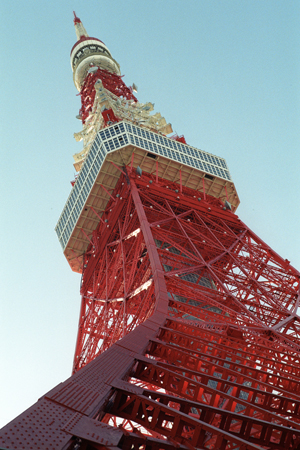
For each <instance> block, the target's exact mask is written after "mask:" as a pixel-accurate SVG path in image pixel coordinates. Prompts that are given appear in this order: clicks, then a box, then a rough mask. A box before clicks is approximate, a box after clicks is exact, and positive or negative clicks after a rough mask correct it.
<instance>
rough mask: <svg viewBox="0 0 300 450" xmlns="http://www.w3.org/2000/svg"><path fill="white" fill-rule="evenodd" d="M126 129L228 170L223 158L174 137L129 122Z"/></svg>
mask: <svg viewBox="0 0 300 450" xmlns="http://www.w3.org/2000/svg"><path fill="white" fill-rule="evenodd" d="M125 126H126V129H127V131H129V132H130V133H133V134H135V135H137V136H140V137H144V138H145V139H148V140H149V141H155V142H156V143H158V144H161V145H163V146H165V147H168V148H170V149H174V150H177V151H179V152H181V153H185V154H187V155H189V156H193V157H194V158H198V159H202V160H204V161H206V162H208V163H211V164H214V165H215V166H219V167H222V168H224V169H225V170H228V167H227V164H226V161H225V160H224V159H223V158H219V157H218V156H214V155H211V154H210V153H206V152H203V151H202V150H199V149H197V148H195V147H190V146H189V145H186V144H182V143H181V142H178V141H175V140H174V139H170V138H167V137H165V136H162V135H160V134H157V133H153V132H151V131H149V130H146V129H144V128H140V127H137V126H135V125H132V124H130V123H127V122H126V123H125Z"/></svg>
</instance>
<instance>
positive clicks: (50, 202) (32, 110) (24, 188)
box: [0, 0, 300, 426]
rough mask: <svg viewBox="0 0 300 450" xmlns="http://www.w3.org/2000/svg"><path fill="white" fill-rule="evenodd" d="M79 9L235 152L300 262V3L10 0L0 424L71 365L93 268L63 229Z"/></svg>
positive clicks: (154, 84)
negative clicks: (80, 265)
mask: <svg viewBox="0 0 300 450" xmlns="http://www.w3.org/2000/svg"><path fill="white" fill-rule="evenodd" d="M73 9H75V11H76V13H77V15H78V16H79V17H80V18H81V20H82V22H83V24H84V26H85V27H86V29H87V32H88V33H89V34H90V35H91V36H94V37H97V38H100V39H101V40H103V41H104V42H105V43H106V45H107V46H108V47H109V49H110V51H111V52H112V55H113V57H114V58H115V59H116V60H117V61H118V62H119V63H120V65H121V70H122V73H123V74H125V78H124V79H125V82H127V83H128V84H131V83H132V82H135V83H136V84H137V85H138V87H139V93H138V97H139V100H140V101H142V102H143V101H151V102H154V103H155V110H156V111H160V112H161V113H162V115H164V116H165V117H166V119H167V121H169V122H171V123H172V125H173V128H174V130H175V131H177V133H178V134H184V135H185V138H186V140H187V142H188V143H189V144H191V145H193V146H195V147H198V148H201V149H203V150H206V151H208V152H211V153H213V154H216V155H219V156H222V157H224V158H225V159H226V160H227V163H228V165H229V169H230V172H231V175H232V178H233V180H234V182H235V185H236V187H237V190H238V193H239V196H240V200H241V205H240V207H239V209H238V211H237V212H238V214H239V216H240V218H241V219H242V220H243V221H244V222H246V223H247V224H248V226H249V227H250V228H252V229H253V230H254V231H255V232H256V233H257V234H258V235H259V236H260V237H261V238H262V239H263V240H264V241H265V242H267V243H268V244H269V245H270V246H271V247H273V249H274V250H275V251H277V252H278V253H279V254H281V255H282V256H283V257H284V258H287V259H289V260H291V263H292V265H294V266H295V267H296V268H298V269H299V268H300V255H299V249H300V239H299V222H300V212H299V193H300V157H299V144H300V138H299V125H300V123H299V122H300V121H299V109H300V108H299V106H300V104H299V98H300V90H299V80H300V64H299V55H300V31H299V19H300V2H299V1H296V0H295V1H290V0H282V1H278V0H271V1H269V0H263V1H262V0H257V1H256V0H244V1H241V0H236V1H233V0H219V1H216V0H184V1H183V0H180V1H178V0H172V1H171V0H164V1H161V0H148V1H146V0H126V1H124V0H123V1H120V0H113V1H111V2H104V1H101V2H100V1H99V0H97V1H94V0H90V1H88V2H79V1H70V0H65V1H57V0H54V1H52V2H49V1H45V0H43V1H39V2H37V1H32V0H27V1H26V2H24V1H17V0H12V1H9V2H1V6H0V12H1V16H2V20H1V23H2V32H1V38H2V46H1V52H2V55H1V93H0V96H1V97H0V98H1V106H2V107H1V121H0V124H1V151H2V157H1V167H2V171H1V172H2V174H1V184H2V186H1V193H2V196H1V201H2V208H1V235H0V236H1V249H2V257H1V266H2V267H1V279H2V282H1V288H2V289H1V290H2V295H1V336H0V338H1V371H0V398H1V411H0V426H3V425H4V424H5V423H7V422H8V421H9V420H11V419H13V418H14V417H15V416H16V415H17V414H19V413H21V412H22V411H23V410H24V409H25V408H27V407H29V406H30V405H31V404H32V403H34V402H35V401H36V400H37V399H38V398H39V397H40V396H41V395H43V394H44V393H45V392H46V391H48V390H50V389H51V388H52V387H53V386H55V385H56V384H58V383H59V382H60V381H63V380H64V379H66V378H67V377H68V376H69V375H70V372H71V367H72V359H73V352H74V347H75V339H76V333H77V321H78V314H79V305H80V297H79V283H80V276H79V275H78V274H74V273H72V272H71V270H70V269H69V267H68V264H67V262H66V261H65V259H64V256H63V254H62V251H61V248H60V245H59V242H58V240H57V238H56V235H55V232H54V227H55V225H56V222H57V219H58V217H59V215H60V213H61V210H62V208H63V206H64V203H65V201H66V199H67V196H68V194H69V191H70V188H71V185H70V181H71V180H72V179H73V177H74V170H73V166H72V162H73V159H72V155H73V154H74V153H77V152H78V151H80V149H81V145H82V144H81V143H76V142H75V140H74V138H73V133H74V132H76V131H79V130H80V122H79V121H78V120H76V118H75V116H76V114H78V110H79V108H80V100H79V97H76V93H77V91H76V90H75V87H74V85H73V81H72V73H71V68H70V62H69V54H70V50H71V48H72V46H73V44H74V43H75V41H76V37H75V32H74V28H73V22H72V11H73Z"/></svg>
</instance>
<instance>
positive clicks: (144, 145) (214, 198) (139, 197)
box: [0, 15, 300, 450]
mask: <svg viewBox="0 0 300 450" xmlns="http://www.w3.org/2000/svg"><path fill="white" fill-rule="evenodd" d="M75 27H77V28H76V33H77V35H78V42H77V44H76V45H75V46H74V47H73V49H72V53H71V55H73V56H71V63H72V67H73V68H74V71H75V72H74V80H75V84H76V85H77V86H79V87H80V89H81V90H80V93H81V100H82V108H81V119H82V120H83V123H84V126H85V128H84V130H83V131H84V133H88V132H89V131H88V127H90V128H93V130H92V133H93V140H92V139H90V140H88V138H86V142H88V145H86V147H87V148H86V149H85V151H84V152H82V154H80V155H79V157H78V161H79V162H78V164H79V166H80V168H81V167H82V169H81V173H80V174H79V176H78V178H77V179H76V182H75V183H74V186H73V189H72V192H71V194H70V196H69V199H68V201H67V203H66V206H65V208H64V211H63V213H62V215H61V217H60V220H59V224H58V226H57V233H58V235H59V238H60V241H61V244H62V247H63V249H64V252H65V255H66V257H67V260H68V262H69V264H70V266H71V267H72V269H73V270H75V271H80V269H79V267H81V265H82V270H81V272H82V280H81V309H80V317H79V329H78V337H77V343H76V350H75V358H74V366H73V375H72V376H71V377H70V378H69V379H67V380H66V381H65V382H63V383H60V384H59V385H58V386H56V387H55V388H54V389H52V390H51V391H50V392H48V393H46V394H45V395H44V396H43V397H42V398H41V399H39V401H38V402H37V403H36V404H34V405H33V406H32V407H31V408H29V409H28V410H27V411H25V412H24V413H23V414H21V415H20V416H19V417H17V418H16V419H15V420H13V421H12V422H11V423H9V424H8V425H7V426H6V427H4V428H3V429H2V430H1V432H0V446H1V447H2V448H4V449H9V450H13V449H14V450H21V449H25V450H27V449H34V450H38V449H40V450H50V449H51V450H54V449H55V450H105V449H107V450H117V449H124V450H137V449H140V450H175V449H178V448H182V449H185V450H208V449H209V450H254V449H256V450H263V449H265V450H283V449H284V450H296V449H297V450H300V382H299V379H300V378H299V377H300V364H299V362H300V317H299V315H298V312H299V300H300V293H299V275H300V274H299V272H298V271H297V270H296V269H295V268H293V267H292V266H291V265H290V263H289V261H288V260H284V259H283V258H281V257H280V256H279V255H278V254H277V253H276V252H274V251H273V250H272V249H271V248H270V247H269V246H268V245H267V244H266V243H264V242H263V241H262V240H261V239H260V238H259V237H258V236H257V235H256V234H255V233H253V232H252V231H251V230H250V229H249V228H248V227H247V226H246V225H245V224H244V223H243V222H242V221H241V220H240V219H239V218H238V216H237V215H236V214H235V209H236V207H237V205H238V202H239V201H238V197H237V194H236V191H235V187H234V185H233V183H232V181H231V178H230V175H229V172H228V170H227V166H226V162H225V161H224V160H222V161H221V159H220V158H218V157H214V156H213V155H209V154H207V153H205V152H203V151H200V150H197V149H195V148H193V147H190V146H188V145H187V144H186V141H185V139H184V137H183V136H181V137H177V138H176V142H174V140H171V139H169V140H168V138H166V137H165V136H164V135H163V132H162V130H163V129H164V130H166V129H169V125H166V123H165V121H164V119H162V118H161V116H160V115H157V114H156V116H151V117H150V116H149V114H148V113H147V112H145V111H146V110H147V109H148V110H149V109H151V108H152V104H146V105H142V104H138V102H137V100H136V98H135V97H134V96H133V94H132V90H131V89H130V88H127V87H126V85H125V84H124V83H123V81H122V80H121V77H120V75H119V73H118V70H119V66H118V64H117V63H116V61H114V60H113V58H112V57H111V55H110V53H109V51H108V49H107V47H106V46H105V45H104V44H103V43H102V42H101V41H99V40H97V39H95V38H89V36H88V35H87V33H86V31H85V29H84V27H83V25H82V24H81V21H80V19H79V18H77V17H76V15H75ZM95 54H97V55H98V56H97V58H98V60H97V58H96V62H97V61H98V63H99V65H98V66H97V65H95V61H94V59H92V58H94V56H93V55H95ZM99 80H100V81H99ZM95 86H96V87H95ZM99 86H100V88H99ZM97 89H98V90H97ZM99 89H100V90H99ZM95 99H97V100H95ZM128 100H130V102H131V103H130V104H128V103H127V101H128ZM96 101H97V102H98V103H97V108H98V114H99V115H98V116H96V107H95V102H96ZM122 102H123V103H124V104H123V106H124V105H125V106H124V108H123V106H122ZM122 108H123V109H122ZM143 108H144V109H143ZM125 110H126V111H125ZM122 111H123V112H122ZM124 111H125V112H124ZM100 114H101V117H103V119H101V118H100ZM108 114H110V119H111V117H113V118H114V119H115V122H116V123H117V124H115V125H111V124H108V119H107V117H106V116H107V115H108ZM92 115H94V118H92ZM99 118H100V119H101V120H100V119H99ZM124 118H125V119H126V120H127V121H128V120H129V121H130V120H131V122H132V124H134V125H131V124H130V123H129V124H128V122H124V121H123V122H122V120H124ZM92 120H94V122H92ZM138 120H140V122H139V121H138ZM89 121H91V122H89ZM85 122H86V123H85ZM90 123H92V124H93V125H92V126H90V125H89V124H90ZM141 124H142V125H141ZM108 125H111V126H110V127H109V126H108ZM138 125H141V126H140V127H139V126H138ZM97 126H98V128H97ZM101 127H102V128H101ZM103 129H104V130H103ZM99 130H102V131H100V132H98V131H99ZM145 130H146V131H145ZM205 164H206V165H205ZM229 200H230V201H231V200H233V201H234V202H235V203H234V204H233V205H231V204H230V203H229Z"/></svg>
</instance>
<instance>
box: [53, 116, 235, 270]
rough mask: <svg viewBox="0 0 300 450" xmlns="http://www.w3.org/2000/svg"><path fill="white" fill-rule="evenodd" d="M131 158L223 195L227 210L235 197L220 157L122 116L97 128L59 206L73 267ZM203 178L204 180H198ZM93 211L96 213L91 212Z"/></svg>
mask: <svg viewBox="0 0 300 450" xmlns="http://www.w3.org/2000/svg"><path fill="white" fill-rule="evenodd" d="M129 164H132V166H133V167H135V168H136V167H138V166H139V167H140V168H141V169H142V170H143V171H145V172H148V173H150V174H151V173H154V172H155V171H157V174H158V176H159V177H161V178H164V179H165V180H168V181H171V182H175V183H178V182H179V179H180V178H181V183H182V186H186V187H188V188H191V189H194V190H195V191H200V192H202V191H203V185H204V186H205V191H206V194H209V195H211V196H214V197H216V198H220V199H223V200H224V199H226V198H228V200H229V202H230V203H231V208H232V211H235V210H236V208H237V206H238V205H239V198H238V195H237V192H236V189H235V186H234V184H233V182H232V179H231V176H230V173H229V170H228V167H227V164H226V161H225V159H223V158H220V157H218V156H214V155H212V154H210V153H207V152H204V151H203V150H199V149H197V148H195V147H191V146H189V145H187V144H183V143H181V142H178V141H176V140H174V139H171V138H168V137H166V136H163V135H161V134H159V133H156V132H152V131H150V130H149V129H145V128H142V127H139V126H136V125H134V124H132V123H129V122H126V121H122V122H118V123H117V124H114V125H111V126H109V127H107V128H105V129H103V130H100V131H99V132H98V133H97V135H96V138H95V140H94V142H93V144H92V146H91V148H90V151H89V153H88V155H87V157H86V159H85V161H84V164H83V166H82V169H81V171H80V173H79V176H78V178H77V180H76V183H75V185H74V187H73V189H72V190H71V193H70V195H69V197H68V200H67V202H66V204H65V206H64V209H63V211H62V213H61V216H60V218H59V220H58V223H57V225H56V228H55V231H56V233H57V235H58V239H59V241H60V244H61V246H62V248H63V251H64V254H65V256H66V258H67V260H68V262H69V264H70V266H71V268H72V270H73V271H75V272H81V270H82V255H83V254H84V252H85V251H86V249H87V247H88V245H89V244H90V240H89V239H88V236H90V235H91V233H92V232H93V231H94V230H95V228H96V227H97V225H98V223H99V218H100V217H101V215H102V213H103V212H104V211H105V208H106V206H107V203H108V201H109V200H110V198H111V194H112V192H113V189H114V188H115V186H116V184H117V182H118V179H119V178H120V175H121V171H120V169H122V167H124V166H126V165H129ZM203 180H204V182H203ZM96 214H97V216H98V217H97V216H96Z"/></svg>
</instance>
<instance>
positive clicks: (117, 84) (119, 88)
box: [79, 68, 137, 123]
mask: <svg viewBox="0 0 300 450" xmlns="http://www.w3.org/2000/svg"><path fill="white" fill-rule="evenodd" d="M97 80H101V81H102V84H103V87H104V88H105V89H107V90H108V91H110V92H112V93H113V94H115V95H117V96H118V97H124V98H125V99H126V100H134V101H135V102H137V98H136V97H135V96H134V94H133V92H132V90H131V89H130V88H129V87H127V86H126V84H125V83H124V81H123V80H122V77H121V76H120V75H117V74H115V73H111V72H109V71H108V70H105V69H100V68H98V70H97V71H95V72H92V73H89V74H88V75H87V76H86V78H85V80H84V83H83V86H82V88H81V91H80V97H81V109H80V111H79V115H80V116H81V118H82V123H85V120H86V118H87V117H88V115H89V113H90V112H91V111H92V109H93V104H94V100H95V95H96V89H95V83H96V81H97Z"/></svg>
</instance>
